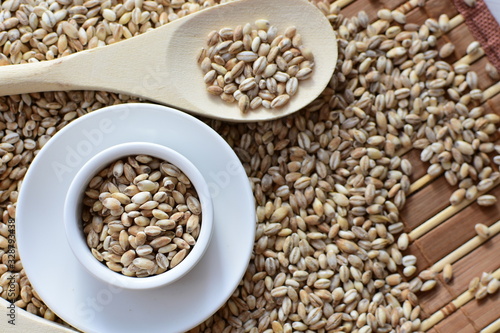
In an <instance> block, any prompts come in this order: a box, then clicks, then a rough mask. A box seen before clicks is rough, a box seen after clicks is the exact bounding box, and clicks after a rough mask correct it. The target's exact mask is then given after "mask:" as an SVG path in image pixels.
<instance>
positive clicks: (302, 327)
mask: <svg viewBox="0 0 500 333" xmlns="http://www.w3.org/2000/svg"><path fill="white" fill-rule="evenodd" d="M314 3H315V4H316V5H317V6H318V8H319V9H320V10H321V11H322V12H323V13H324V14H325V15H326V16H327V17H328V19H329V20H330V22H331V23H332V26H333V28H334V29H335V31H338V39H339V59H338V63H337V70H336V73H335V74H334V76H333V77H332V79H331V81H330V84H329V85H328V87H327V88H326V89H325V90H324V92H323V93H322V94H321V96H320V97H319V98H318V99H317V100H315V101H314V102H313V103H311V104H310V105H309V106H308V107H307V108H305V109H304V110H302V111H301V112H299V113H297V114H296V115H293V116H289V117H286V118H284V119H279V120H275V121H272V122H266V123H258V124H227V123H221V122H218V121H208V123H209V124H210V125H211V126H212V127H213V128H214V129H216V130H217V131H218V132H219V133H220V134H221V135H222V136H223V137H224V138H225V139H226V140H227V142H228V143H229V144H230V145H231V146H232V147H233V148H234V150H235V151H236V153H237V154H238V156H239V158H240V159H241V161H242V163H243V165H244V167H245V170H246V171H247V173H248V176H249V178H250V180H251V183H252V186H253V191H254V196H255V199H256V202H257V207H256V209H257V217H258V221H257V225H256V228H257V238H256V243H255V248H254V254H253V256H252V260H251V262H250V265H249V267H248V270H247V272H246V274H245V276H244V278H243V280H242V281H241V283H240V285H239V286H238V288H237V289H236V290H235V292H234V293H233V295H232V297H231V298H230V299H229V300H228V302H227V303H226V304H225V305H224V306H223V307H222V308H221V309H220V310H219V311H218V312H217V313H216V314H215V315H214V316H212V317H211V318H209V319H208V320H207V321H205V322H204V323H202V324H201V325H200V326H198V327H197V328H195V329H193V332H243V331H246V332H252V333H254V332H264V331H265V332H271V330H274V331H277V332H279V331H284V332H292V331H309V332H324V331H327V330H328V331H330V330H337V331H343V332H349V331H354V330H356V329H357V330H358V332H369V331H375V330H378V331H380V332H389V331H391V330H392V329H395V330H397V331H399V332H410V331H416V330H418V328H419V325H420V307H419V306H418V298H417V296H416V293H417V292H419V291H421V290H423V291H425V290H429V289H430V288H432V287H433V286H434V285H435V283H436V282H435V280H434V278H435V274H433V273H431V272H428V271H424V272H422V273H420V274H419V276H417V277H415V276H413V275H412V274H414V272H415V270H414V269H413V268H412V267H414V266H415V263H414V258H413V257H411V256H405V255H403V254H402V251H404V250H405V249H406V248H407V246H408V237H407V235H406V234H404V233H403V234H401V235H399V234H400V232H401V231H402V230H403V224H402V223H401V220H400V216H399V212H400V210H401V209H402V208H403V207H404V205H405V199H406V193H407V192H408V189H409V186H410V180H409V177H408V176H409V175H410V174H411V172H412V167H411V165H410V163H409V162H408V161H407V160H405V159H401V158H400V157H399V156H398V152H399V151H401V150H402V149H409V148H412V147H414V148H416V149H421V150H422V154H421V158H422V161H425V162H429V163H430V167H429V169H428V172H429V174H431V175H438V174H440V173H443V172H444V173H445V176H446V179H447V180H448V181H449V182H450V184H452V185H453V186H458V187H459V188H460V193H458V194H457V195H455V196H454V197H453V198H452V199H453V200H452V202H453V203H458V202H460V201H461V200H463V198H464V197H468V198H474V197H475V195H476V194H477V191H478V190H479V191H480V190H483V189H488V188H491V187H492V186H493V185H494V183H495V182H496V181H497V180H498V173H497V172H494V170H492V169H491V167H489V162H490V157H489V155H488V154H489V153H491V152H493V153H494V150H496V154H498V153H499V152H500V146H499V145H496V146H495V145H494V144H493V143H492V142H490V140H491V135H492V134H493V133H495V131H496V130H497V124H498V122H499V117H498V116H496V115H485V114H484V110H483V108H482V107H480V103H481V98H482V92H481V91H480V90H479V89H478V87H477V75H476V74H475V73H473V72H470V71H469V66H468V65H458V66H456V67H453V66H451V65H449V64H448V63H446V62H444V61H442V60H441V59H440V55H439V53H440V52H439V50H437V49H436V40H437V36H438V35H439V34H440V33H441V31H446V29H447V28H449V25H447V24H446V22H447V20H446V19H440V20H439V22H438V21H437V20H434V19H429V20H427V21H426V22H425V24H424V25H422V26H418V25H415V24H412V23H405V22H406V17H405V15H404V14H403V13H402V12H397V11H393V12H391V11H388V10H385V11H381V12H379V17H381V20H380V21H379V22H377V23H375V24H370V22H369V21H368V17H367V15H366V14H364V13H359V15H358V16H356V17H352V18H345V17H344V16H343V15H342V14H341V12H340V10H339V8H338V7H336V6H335V5H330V4H329V3H328V2H327V1H314ZM422 3H423V1H418V0H417V1H415V0H410V1H409V3H407V4H406V5H405V6H404V7H403V8H404V10H409V9H411V8H413V7H414V6H416V5H421V4H422ZM214 4H215V2H214V1H212V0H207V1H191V2H185V1H184V0H171V1H166V0H159V1H158V2H156V1H142V0H126V1H125V2H124V3H121V2H120V3H117V2H113V1H111V0H107V1H96V0H88V1H86V2H83V1H82V0H75V1H70V0H59V1H47V2H43V1H41V2H34V1H31V0H29V1H26V2H23V3H21V2H20V0H7V1H5V2H3V3H2V4H1V8H2V10H1V12H0V22H2V25H0V51H1V52H2V54H0V64H10V63H19V62H23V61H28V62H32V61H39V60H45V59H52V58H54V57H59V56H62V55H67V54H69V53H72V52H76V51H79V50H82V49H88V48H92V47H96V46H100V45H106V44H110V43H113V42H117V41H119V40H122V39H125V38H130V37H131V36H133V35H136V34H139V33H143V32H146V31H148V30H149V29H151V28H155V27H157V26H160V25H162V24H165V23H168V22H169V21H171V20H174V19H176V18H178V17H180V16H184V15H187V14H189V13H191V12H194V11H197V10H199V9H201V8H203V7H205V6H211V5H214ZM446 48H447V49H445V50H442V51H441V56H446V55H447V54H448V53H449V52H450V48H451V47H450V46H447V47H446ZM489 69H490V72H493V71H492V70H491V68H489ZM493 74H495V73H493ZM128 101H136V100H134V99H133V98H130V97H128V96H123V95H117V94H112V93H104V92H92V91H85V92H80V91H76V92H57V93H36V94H29V95H28V94H26V95H22V96H9V97H0V125H1V126H2V128H1V143H0V152H1V154H2V157H1V165H0V169H1V180H0V191H1V192H0V203H1V207H2V216H3V223H2V224H1V225H0V235H1V236H2V237H1V238H0V247H1V248H2V249H4V251H5V250H6V248H7V244H6V240H5V237H7V236H8V229H7V220H8V218H9V217H15V206H16V201H17V196H18V192H17V191H18V188H19V187H20V184H21V182H22V178H23V175H24V174H25V172H26V169H27V167H28V166H29V164H30V162H31V161H32V159H33V157H34V155H35V154H36V153H37V151H38V150H39V149H40V148H41V147H43V145H44V144H45V143H46V142H47V141H48V140H49V139H50V137H51V136H52V135H53V134H54V133H55V132H56V131H57V130H59V129H60V128H62V127H63V126H65V125H66V124H67V123H68V122H70V121H71V120H73V119H75V118H76V117H78V116H81V115H83V114H85V113H87V112H90V111H92V110H95V109H97V108H101V107H103V106H106V105H112V104H117V103H122V102H128ZM496 160H498V158H497V157H496ZM463 190H465V193H463V192H464V191H463ZM17 258H19V257H18V255H17ZM2 262H3V264H2V265H0V272H1V273H2V275H1V277H0V286H2V287H3V292H2V297H6V285H7V278H8V277H9V276H10V275H11V274H15V277H16V280H15V281H16V286H17V287H16V288H17V289H16V300H17V301H16V305H17V306H19V307H21V308H25V309H27V311H29V312H32V313H35V314H37V315H40V316H43V317H45V318H47V319H50V320H55V319H56V317H55V315H54V313H53V312H52V311H50V309H48V308H47V307H46V306H45V305H44V304H43V302H42V301H41V299H40V297H39V296H38V294H37V293H36V292H35V291H34V290H32V288H31V287H30V284H29V281H28V279H27V277H26V276H25V274H24V271H23V270H22V264H21V262H20V261H18V262H17V263H16V272H7V266H6V265H5V263H6V262H7V256H6V254H5V253H4V254H3V256H2ZM400 265H404V266H405V268H404V272H406V273H405V274H406V275H410V276H409V277H408V278H406V277H404V276H401V275H400V274H399V271H398V267H399V266H400ZM405 281H408V282H405Z"/></svg>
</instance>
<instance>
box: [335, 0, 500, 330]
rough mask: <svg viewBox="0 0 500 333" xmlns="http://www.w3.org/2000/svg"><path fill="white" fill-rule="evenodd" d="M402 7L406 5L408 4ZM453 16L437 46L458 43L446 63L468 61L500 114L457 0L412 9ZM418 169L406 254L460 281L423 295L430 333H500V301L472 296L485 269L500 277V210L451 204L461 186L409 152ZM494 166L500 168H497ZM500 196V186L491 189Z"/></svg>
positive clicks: (377, 4)
mask: <svg viewBox="0 0 500 333" xmlns="http://www.w3.org/2000/svg"><path fill="white" fill-rule="evenodd" d="M337 4H339V5H340V6H341V7H343V9H342V13H343V14H344V15H345V16H347V17H350V16H353V15H356V13H357V12H358V11H360V10H364V11H366V12H367V14H368V15H369V17H370V19H371V20H372V21H374V20H376V13H377V10H379V9H381V8H389V9H396V8H398V7H399V8H404V6H405V5H406V6H408V5H407V4H406V2H405V1H400V0H385V1H370V0H358V1H337ZM401 6H403V7H401ZM441 14H447V15H448V16H449V18H450V21H452V22H453V25H455V26H454V27H453V29H452V30H450V31H449V32H448V33H447V34H446V35H444V36H442V37H441V38H439V40H438V45H439V46H440V45H443V44H445V43H447V42H452V43H454V44H455V47H456V49H455V52H454V54H453V55H452V56H450V57H449V58H448V59H447V61H448V62H450V63H455V62H457V61H460V62H467V63H469V64H470V66H471V70H473V71H475V72H476V73H477V74H478V77H479V80H478V81H479V87H480V88H481V89H482V90H484V91H486V93H485V95H486V96H487V98H486V99H485V101H484V103H483V106H484V108H485V110H486V112H488V113H490V112H494V113H497V114H500V94H499V90H500V82H495V81H493V80H492V79H491V78H490V77H489V76H488V75H487V74H486V72H485V69H484V67H485V64H486V63H487V62H488V59H487V58H486V57H485V56H484V55H483V54H482V53H481V55H480V56H477V57H470V56H466V49H467V46H468V45H469V44H470V43H471V42H472V41H474V38H473V36H472V35H471V33H470V32H469V30H468V28H467V25H466V24H465V23H464V20H463V17H462V16H461V15H459V13H458V11H457V9H456V8H455V6H454V5H453V2H452V1H451V0H428V1H427V2H426V4H425V6H424V7H422V8H419V7H417V8H414V9H411V10H410V11H409V12H408V13H407V23H418V24H423V23H424V21H425V20H426V19H427V18H435V19H437V18H438V17H439V15H441ZM403 156H404V157H405V158H407V159H409V160H410V161H411V162H412V164H413V168H414V174H413V177H412V183H413V186H412V189H411V192H412V194H411V195H410V196H409V197H408V198H407V202H406V205H405V208H404V210H403V211H402V219H403V222H404V224H405V231H406V232H408V233H409V235H410V236H411V239H412V244H411V246H410V247H409V248H408V250H406V251H405V253H404V254H409V253H411V254H414V255H415V256H416V257H417V258H418V267H417V268H418V271H422V270H424V269H429V268H431V269H432V270H435V271H437V272H440V271H441V270H442V268H443V266H444V264H445V263H450V264H452V267H453V279H452V280H451V282H449V283H445V282H444V281H443V279H442V276H441V274H439V275H438V283H437V285H436V287H435V289H434V290H432V291H430V292H426V293H421V294H419V295H418V296H419V299H420V306H421V307H422V310H423V313H424V316H423V317H424V319H425V318H427V321H425V320H424V321H423V328H424V329H427V332H432V333H438V332H439V333H448V332H456V333H459V332H460V333H469V332H470V333H472V332H485V333H487V332H491V333H492V332H500V296H499V295H498V294H495V295H492V296H490V297H487V298H485V299H482V300H480V301H477V300H475V299H474V296H473V295H472V294H470V293H469V292H467V289H468V285H469V282H470V280H472V278H474V277H476V276H480V275H481V273H482V272H496V276H497V278H498V277H500V232H499V231H500V205H498V204H497V205H496V206H490V207H480V206H479V205H478V204H477V203H475V202H464V203H463V204H461V205H459V206H456V207H451V206H450V204H449V200H448V199H449V197H450V195H451V193H452V192H453V191H454V190H455V189H456V188H454V187H452V186H450V185H448V183H447V182H446V180H445V178H444V176H443V175H440V176H439V177H434V178H433V177H429V176H427V175H426V170H427V167H428V166H429V165H428V164H426V163H423V162H421V161H420V151H419V150H416V149H411V150H409V151H407V152H404V153H403ZM492 167H493V168H494V170H498V167H497V166H496V165H493V163H492ZM489 193H490V194H494V195H496V196H497V197H500V186H498V184H496V186H495V187H494V188H493V189H492V190H490V191H489ZM476 223H483V224H485V225H487V226H492V225H494V227H493V228H492V229H493V230H492V232H491V236H490V238H489V239H487V240H481V239H480V238H479V237H478V236H476V232H475V230H474V225H475V224H476Z"/></svg>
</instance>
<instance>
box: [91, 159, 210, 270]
mask: <svg viewBox="0 0 500 333" xmlns="http://www.w3.org/2000/svg"><path fill="white" fill-rule="evenodd" d="M83 207H84V209H83V211H82V222H83V232H84V234H85V236H86V240H87V245H88V247H89V249H90V250H91V252H92V254H93V256H94V257H95V258H96V259H97V260H99V261H100V262H102V263H103V264H105V265H106V266H107V267H109V269H111V270H112V271H115V272H119V273H122V274H123V275H126V276H135V277H146V276H152V275H157V274H161V273H163V272H166V271H167V270H170V269H172V268H174V267H175V266H177V265H178V264H180V263H181V262H182V260H184V258H185V257H186V256H187V255H189V252H190V251H191V248H192V247H193V246H195V245H196V240H197V239H198V235H199V233H200V227H201V203H200V201H199V199H198V193H197V192H196V189H195V188H194V187H193V185H192V184H191V181H190V180H189V178H188V177H187V176H186V175H185V174H184V173H183V172H182V171H181V170H180V169H179V168H178V167H176V166H175V165H173V164H171V163H168V162H165V161H161V160H159V159H158V158H154V157H151V156H148V155H136V156H128V157H127V158H122V159H119V160H117V161H115V162H113V163H111V164H110V165H108V166H106V167H105V168H104V169H102V170H101V171H100V172H98V173H97V174H96V175H95V176H94V177H93V178H92V179H91V180H90V182H89V184H88V186H87V188H86V190H85V195H84V198H83Z"/></svg>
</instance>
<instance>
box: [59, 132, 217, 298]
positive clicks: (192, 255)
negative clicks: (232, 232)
mask: <svg viewBox="0 0 500 333" xmlns="http://www.w3.org/2000/svg"><path fill="white" fill-rule="evenodd" d="M135 154H137V155H138V154H144V155H150V156H153V157H156V158H159V159H161V160H165V161H168V162H170V163H172V164H174V165H176V166H177V167H178V168H179V169H181V170H182V171H183V172H184V173H185V174H186V176H187V177H188V178H189V179H190V180H191V183H192V184H193V185H194V187H195V189H196V191H197V193H198V197H199V199H200V203H201V209H202V221H201V229H200V234H199V236H198V239H197V241H196V244H195V246H194V247H193V248H192V249H191V251H190V252H189V254H188V255H187V256H186V258H184V260H182V261H181V263H179V264H178V265H177V266H176V267H174V268H172V269H169V270H167V271H166V272H164V273H161V274H158V275H154V276H149V277H143V278H138V277H130V276H125V275H123V274H121V273H117V272H114V271H112V270H111V269H109V268H108V267H107V266H106V265H104V264H103V263H101V262H99V261H98V260H97V259H96V258H94V256H93V255H92V253H91V251H90V249H89V247H88V246H87V243H86V238H85V236H84V234H83V227H82V220H81V212H82V200H83V194H84V191H85V189H86V188H87V186H88V183H89V181H90V180H91V179H92V178H93V177H94V176H95V175H96V173H98V172H99V171H100V170H101V169H102V168H104V167H105V166H107V165H109V164H110V163H112V162H114V161H116V160H118V159H120V158H123V157H126V156H130V155H135ZM64 226H65V230H66V236H67V239H68V243H69V245H70V247H71V249H72V251H73V252H74V254H75V256H76V257H77V258H78V260H79V261H80V262H81V264H82V265H83V266H84V267H85V268H86V269H87V270H88V271H89V272H90V273H91V274H93V275H94V276H96V277H97V278H99V279H101V280H102V281H104V282H106V283H110V284H113V285H115V286H117V287H120V288H126V289H150V288H157V287H160V286H164V285H167V284H169V283H172V282H174V281H176V280H177V279H179V278H181V277H182V276H183V275H185V274H186V273H187V272H188V271H189V270H191V268H193V267H194V266H195V265H196V264H197V263H198V261H199V260H200V259H201V257H202V256H203V254H204V253H205V250H206V249H207V247H208V244H209V242H210V238H211V235H212V230H213V207H212V199H211V197H210V193H209V188H208V185H207V183H206V181H205V179H204V177H203V176H202V174H201V173H200V172H199V171H198V169H197V168H196V167H195V166H194V165H193V164H192V163H191V162H190V161H189V160H188V159H187V158H186V157H184V156H183V155H181V154H179V153H178V152H176V151H174V150H172V149H170V148H167V147H165V146H162V145H159V144H154V143H147V142H130V143H122V144H119V145H115V146H112V147H110V148H108V149H106V150H103V151H102V152H100V153H99V154H97V155H95V156H93V157H92V158H91V159H90V160H89V161H87V162H86V163H85V164H84V165H83V167H82V168H81V169H80V170H79V171H78V173H77V174H76V176H75V178H74V179H73V181H72V182H71V185H70V187H69V189H68V193H67V195H66V201H65V205H64Z"/></svg>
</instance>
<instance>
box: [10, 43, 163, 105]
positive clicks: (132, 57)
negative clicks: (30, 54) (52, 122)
mask: <svg viewBox="0 0 500 333" xmlns="http://www.w3.org/2000/svg"><path fill="white" fill-rule="evenodd" d="M146 35H147V34H146ZM138 37H143V36H138ZM144 37H145V36H144ZM142 39H144V38H132V39H130V40H126V41H123V42H120V43H116V44H112V45H108V46H105V47H98V48H95V49H90V50H85V51H81V52H78V53H74V54H71V55H68V56H66V57H62V58H58V59H53V60H49V61H41V62H38V63H30V64H19V65H7V66H1V67H0V96H5V95H15V94H24V93H33V92H41V91H67V90H105V91H111V92H117V93H126V94H134V93H135V95H143V94H144V92H143V90H144V88H147V87H148V84H147V83H148V82H149V81H148V80H147V79H148V78H149V77H148V75H147V74H148V73H147V72H145V70H144V67H145V66H140V65H138V63H139V64H140V63H141V62H142V63H144V62H145V63H148V60H149V62H153V63H154V60H155V59H148V58H150V57H148V56H147V55H144V53H143V51H144V48H145V47H146V46H147V45H148V43H147V41H144V42H143V41H142ZM145 42H146V43H145ZM150 72H154V70H150Z"/></svg>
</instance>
